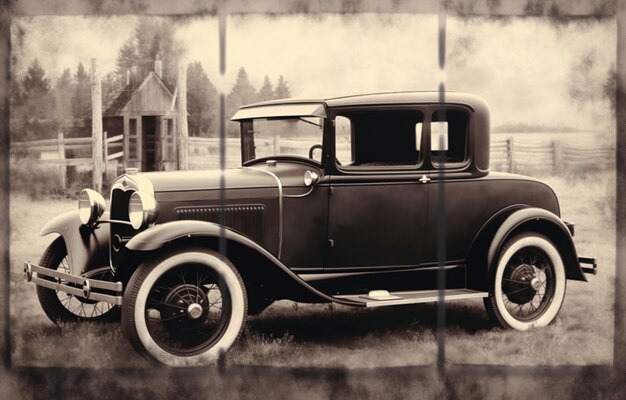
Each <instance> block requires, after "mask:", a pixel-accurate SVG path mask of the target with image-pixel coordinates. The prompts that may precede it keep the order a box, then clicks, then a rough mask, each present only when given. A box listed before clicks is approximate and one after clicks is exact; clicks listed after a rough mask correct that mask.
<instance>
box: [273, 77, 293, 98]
mask: <svg viewBox="0 0 626 400" xmlns="http://www.w3.org/2000/svg"><path fill="white" fill-rule="evenodd" d="M274 93H275V96H276V98H277V99H286V98H288V97H291V90H289V86H287V81H286V80H285V79H284V78H283V76H282V75H281V76H279V77H278V82H277V83H276V89H275V90H274Z"/></svg>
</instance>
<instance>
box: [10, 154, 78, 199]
mask: <svg viewBox="0 0 626 400" xmlns="http://www.w3.org/2000/svg"><path fill="white" fill-rule="evenodd" d="M10 169H11V171H10V174H11V176H10V178H11V191H12V192H16V193H21V194H24V195H26V196H28V197H30V198H31V199H33V200H36V199H39V198H42V197H56V198H58V197H64V196H65V195H66V191H65V188H63V187H62V186H61V185H60V183H61V178H60V175H59V170H58V168H56V167H49V166H42V165H41V164H39V163H38V162H37V160H35V159H33V158H30V157H23V158H17V159H11V164H10Z"/></svg>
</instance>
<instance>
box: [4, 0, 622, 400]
mask: <svg viewBox="0 0 626 400" xmlns="http://www.w3.org/2000/svg"><path fill="white" fill-rule="evenodd" d="M531 2H533V3H537V4H540V5H541V6H542V7H541V8H542V9H543V14H542V15H545V16H546V17H547V18H555V19H559V18H569V17H581V18H606V17H615V18H616V19H617V53H616V54H617V56H616V66H617V73H618V85H617V93H616V132H617V137H616V203H617V204H616V215H615V218H616V220H615V229H616V244H615V245H616V266H615V268H616V278H615V307H614V317H615V322H614V349H613V355H614V358H613V359H614V362H613V365H608V366H559V367H545V366H539V367H536V366H533V367H512V366H500V365H458V364H457V365H446V366H445V368H444V369H443V373H439V372H438V371H437V368H436V365H432V366H416V367H401V368H385V369H366V370H361V369H359V370H346V369H343V368H272V367H229V366H218V367H212V368H204V369H200V368H195V369H193V368H192V369H175V370H173V369H168V368H154V369H125V370H119V369H118V370H114V369H89V368H72V369H65V368H37V367H19V368H17V367H12V365H11V337H10V326H9V324H10V311H9V305H10V303H11V301H10V293H9V286H10V267H9V262H10V258H9V244H10V237H11V232H10V229H11V228H10V227H11V225H10V223H9V214H10V212H9V206H10V204H9V182H10V178H9V146H10V143H9V137H10V135H9V116H10V110H9V93H8V90H9V82H10V81H9V80H10V64H11V61H10V56H11V54H10V50H11V48H10V46H11V45H10V26H11V20H12V18H13V17H14V16H35V15H124V14H138V15H176V14H178V15H185V14H195V15H210V16H215V15H218V16H220V18H225V16H226V15H228V14H238V13H246V14H247V13H250V14H260V13H265V14H267V13H271V14H283V13H311V14H314V13H363V12H378V13H387V12H388V13H429V14H438V13H441V12H446V13H447V14H449V15H461V16H463V15H477V16H494V17H501V16H521V15H525V12H524V5H525V4H528V3H529V1H525V0H509V1H507V0H441V1H436V0H425V1H412V0H383V1H381V0H362V1H360V0H328V1H322V0H317V1H312V2H309V1H306V0H284V1H281V0H258V1H245V0H237V1H225V0H222V1H219V0H211V1H194V0H179V1H178V2H176V3H174V2H171V1H169V0H156V1H154V0H152V1H151V0H101V1H93V2H90V1H79V0H71V1H63V0H52V1H50V0H48V1H45V0H23V1H10V0H3V1H2V2H1V3H0V4H1V5H2V6H1V8H0V30H1V34H0V35H1V38H2V40H1V41H0V54H2V62H1V63H0V76H1V77H2V79H1V81H0V110H1V115H0V169H1V171H2V172H1V173H0V187H1V190H0V221H2V222H1V223H0V238H1V240H2V242H1V244H0V260H1V261H0V262H1V265H2V276H1V278H0V279H1V280H2V282H0V295H1V296H2V297H1V299H2V307H0V330H2V332H3V337H2V340H1V341H0V351H1V353H2V360H3V368H2V369H1V370H0V387H2V389H0V392H4V393H3V394H4V396H3V397H4V398H18V397H22V396H24V397H29V398H30V397H35V398H38V397H40V396H41V397H46V396H54V397H60V396H62V395H63V396H64V397H65V396H66V395H68V394H70V397H79V396H80V397H84V396H86V395H88V394H89V395H90V396H89V397H94V398H99V397H116V396H121V395H122V394H130V395H131V396H132V392H133V391H142V390H147V391H152V392H153V394H154V395H156V396H157V397H158V396H163V397H172V396H173V395H179V396H185V395H188V396H193V394H194V393H196V392H198V391H203V392H205V395H207V394H208V393H207V391H208V392H209V393H211V395H214V396H218V395H221V397H222V398H231V397H233V398H235V397H239V395H241V396H243V397H256V395H258V394H259V393H266V394H267V395H269V391H274V390H279V392H280V393H282V395H281V397H282V396H285V395H287V397H296V396H298V395H299V394H302V395H304V394H306V395H307V397H333V396H337V397H342V398H343V397H348V398H351V397H365V396H366V395H372V396H384V395H385V394H386V393H390V394H392V395H393V394H397V395H400V396H401V395H404V396H405V397H406V396H410V397H414V396H412V394H413V395H419V394H421V395H420V397H439V396H440V395H442V394H443V395H445V396H446V397H450V396H451V397H454V395H455V394H456V395H457V396H461V397H472V396H474V397H485V396H487V395H488V392H489V391H496V392H498V393H501V395H500V396H496V397H501V396H505V395H506V394H507V393H509V394H512V393H520V394H521V393H522V392H521V391H526V393H527V394H528V397H531V396H533V397H537V396H538V395H541V394H543V396H546V395H549V394H552V395H553V396H554V397H559V398H560V397H563V396H565V397H569V396H567V393H570V394H574V393H575V394H576V395H580V396H582V397H588V396H585V394H592V393H597V392H598V391H599V392H602V393H603V394H606V396H604V395H601V397H612V396H613V395H616V396H617V397H620V395H619V394H618V393H621V394H622V395H624V393H625V392H626V389H624V388H622V387H621V386H622V385H620V382H621V380H622V377H624V376H625V375H626V374H625V373H626V323H625V316H626V314H625V310H626V272H625V271H624V270H623V268H625V267H626V236H625V233H626V232H625V231H624V227H625V224H624V219H625V218H626V204H624V200H626V97H625V93H624V90H623V85H624V82H626V0H606V1H605V0H579V1H576V2H569V1H567V0H531ZM222 40H223V39H222ZM221 58H222V60H223V59H224V57H223V55H222V57H221ZM216 62H218V61H217V60H216ZM224 63H225V61H222V62H221V64H220V70H222V71H223V68H226V65H225V64H224ZM593 344H594V343H593V338H589V343H588V344H587V345H588V346H593ZM416 351H419V349H416ZM181 382H183V384H182V385H180V383H181ZM177 383H178V384H177ZM531 383H532V384H531ZM181 386H182V388H181ZM233 387H234V388H235V392H232V391H231V389H232V388H233ZM242 387H248V389H245V390H242V389H241V388H242ZM516 388H517V389H516ZM468 391H469V392H468ZM289 394H291V395H289ZM543 396H542V397H543ZM146 397H153V396H149V395H146ZM385 397H386V396H385ZM393 397H396V395H393ZM487 397H488V396H487ZM622 398H623V397H622Z"/></svg>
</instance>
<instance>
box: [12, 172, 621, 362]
mask: <svg viewBox="0 0 626 400" xmlns="http://www.w3.org/2000/svg"><path fill="white" fill-rule="evenodd" d="M544 180H545V181H546V182H547V183H548V184H549V185H550V186H552V187H553V188H554V189H555V191H556V192H557V195H558V196H559V199H560V200H561V207H562V215H563V217H564V218H565V219H566V220H568V221H572V222H575V223H576V237H575V240H576V245H577V248H578V250H579V254H580V255H581V256H595V257H597V258H598V263H599V268H600V274H599V275H598V276H597V277H590V283H579V282H571V281H570V282H568V288H567V294H566V296H565V303H564V304H563V308H562V309H561V313H560V314H559V317H558V319H557V321H556V323H555V324H553V325H552V326H550V327H548V328H545V329H539V330H535V331H531V332H526V333H519V332H511V331H504V330H500V329H496V328H494V327H493V325H492V324H491V323H490V321H489V320H488V318H487V315H486V314H485V312H484V308H483V305H482V302H481V301H466V302H455V303H449V304H448V305H447V315H446V318H447V324H448V325H447V326H448V329H447V332H446V357H447V361H449V362H450V363H461V364H467V363H470V364H471V363H478V364H511V365H571V364H574V365H584V364H609V363H611V362H612V353H613V293H614V276H615V228H614V227H615V221H614V218H615V217H614V209H615V205H614V202H615V194H614V178H613V176H611V175H610V174H605V173H602V174H594V175H591V176H588V177H584V178H582V179H579V178H576V179H574V178H573V177H572V178H568V177H562V178H559V177H547V178H545V179H544ZM11 201H12V203H11V221H12V222H11V266H12V270H11V333H12V335H11V339H12V347H11V348H12V361H13V364H14V365H36V366H44V365H45V366H84V367H96V368H100V367H102V368H109V367H112V368H117V367H141V366H147V365H148V364H147V363H146V362H145V361H144V360H143V359H141V358H140V357H139V356H138V355H136V354H135V352H134V351H133V350H132V349H131V347H130V345H129V344H128V343H127V342H126V340H125V338H124V337H123V333H122V331H121V327H120V326H119V325H118V324H108V325H69V326H63V327H61V328H57V327H56V326H54V325H53V324H52V323H51V322H50V321H48V320H47V318H46V316H45V315H44V313H43V311H42V310H41V308H40V306H39V304H38V303H37V299H36V295H35V288H34V286H33V285H31V284H26V283H25V282H24V280H23V278H22V265H21V263H22V261H23V260H25V259H30V260H38V259H39V257H40V255H41V253H42V252H43V250H44V249H45V247H46V246H47V245H48V243H49V242H50V241H51V238H49V237H46V238H42V237H39V236H37V232H38V230H39V228H40V227H41V226H42V225H43V224H44V223H45V222H46V221H48V220H49V219H50V218H52V217H53V216H55V215H57V214H58V213H60V212H63V211H67V210H71V209H73V208H74V207H75V202H74V201H68V200H49V201H46V202H45V203H44V202H39V201H32V200H30V199H28V198H26V197H24V196H12V198H11ZM435 331H436V307H435V305H434V304H420V305H412V306H402V307H393V308H383V309H375V310H361V309H351V308H346V307H338V306H334V307H329V306H328V305H305V304H300V305H298V307H294V306H293V303H291V302H288V301H283V302H278V303H276V304H274V305H272V306H271V307H270V308H269V309H268V310H266V311H265V312H264V313H263V314H261V315H260V316H257V317H251V318H250V319H249V322H248V326H247V329H246V332H245V334H244V336H243V338H242V340H241V341H240V342H239V343H238V344H237V345H236V346H235V347H234V348H233V349H231V351H229V353H228V355H227V356H228V358H227V363H228V364H229V365H258V364H261V365H271V366H317V367H347V368H361V367H366V368H367V367H388V366H400V365H431V364H433V363H434V362H435V359H436V353H437V347H436V339H435Z"/></svg>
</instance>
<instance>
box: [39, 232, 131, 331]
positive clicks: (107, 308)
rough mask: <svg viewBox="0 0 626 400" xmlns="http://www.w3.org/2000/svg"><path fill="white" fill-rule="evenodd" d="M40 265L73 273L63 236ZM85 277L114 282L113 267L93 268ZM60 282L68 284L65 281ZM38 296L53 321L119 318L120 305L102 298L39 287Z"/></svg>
mask: <svg viewBox="0 0 626 400" xmlns="http://www.w3.org/2000/svg"><path fill="white" fill-rule="evenodd" d="M39 265H41V266H42V267H45V268H49V269H52V270H57V271H60V272H65V273H67V274H69V273H70V267H69V257H68V255H67V248H66V247H65V242H64V241H63V239H62V238H58V239H56V240H55V241H54V242H52V243H51V244H50V246H48V248H47V249H46V251H45V253H44V254H43V256H42V258H41V261H40V262H39ZM82 276H83V277H85V278H92V279H99V280H106V281H112V278H113V276H112V274H111V268H110V267H101V268H96V269H92V270H91V271H88V272H86V273H84V274H83V275H82ZM60 282H61V283H67V282H65V281H64V280H61V281H60ZM37 298H38V299H39V304H41V308H42V309H43V311H44V312H45V313H46V315H47V316H48V318H50V320H51V321H52V322H54V323H55V324H56V323H64V322H111V321H117V320H119V319H120V308H119V307H118V306H114V305H113V304H110V303H106V302H103V301H94V300H89V299H86V298H84V297H80V296H74V295H71V294H69V293H66V292H61V291H58V290H54V289H48V288H46V287H43V286H37Z"/></svg>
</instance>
